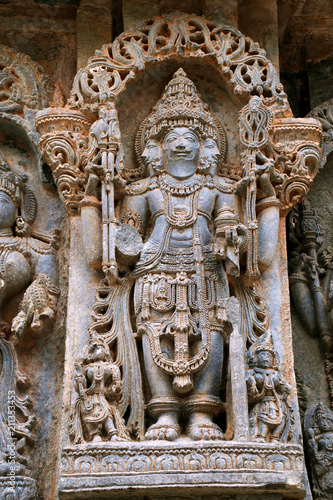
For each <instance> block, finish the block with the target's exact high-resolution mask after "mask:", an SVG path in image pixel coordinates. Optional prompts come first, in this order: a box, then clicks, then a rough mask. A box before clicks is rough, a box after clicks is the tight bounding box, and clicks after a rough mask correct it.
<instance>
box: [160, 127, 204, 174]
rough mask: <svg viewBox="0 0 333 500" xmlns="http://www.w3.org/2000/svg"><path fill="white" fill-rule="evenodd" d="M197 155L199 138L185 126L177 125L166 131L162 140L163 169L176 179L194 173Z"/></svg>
mask: <svg viewBox="0 0 333 500" xmlns="http://www.w3.org/2000/svg"><path fill="white" fill-rule="evenodd" d="M198 157H199V139H198V137H197V135H196V134H195V133H194V132H192V131H191V130H190V129H189V128H187V127H177V128H175V129H173V130H171V132H168V133H167V135H166V136H165V138H164V142H163V158H164V166H165V170H166V171H167V172H168V173H169V174H170V175H172V177H176V178H178V179H186V178H187V177H191V176H192V175H193V174H195V171H196V169H197V165H198Z"/></svg>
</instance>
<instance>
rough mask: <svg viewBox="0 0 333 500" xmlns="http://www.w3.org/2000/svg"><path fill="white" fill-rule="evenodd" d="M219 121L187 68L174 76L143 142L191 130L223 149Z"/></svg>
mask: <svg viewBox="0 0 333 500" xmlns="http://www.w3.org/2000/svg"><path fill="white" fill-rule="evenodd" d="M218 125H219V124H218V123H217V120H216V119H215V118H214V117H213V116H212V115H211V113H210V112H209V109H208V106H207V104H205V103H204V102H203V101H202V99H201V97H200V95H199V92H198V90H197V88H196V86H195V85H194V83H193V82H192V81H191V80H190V79H189V78H188V76H187V75H186V73H185V71H184V70H183V68H180V69H178V70H177V71H176V73H175V74H174V75H173V78H172V80H170V82H169V83H168V84H167V86H166V87H165V89H164V92H163V94H162V97H161V98H160V100H159V101H158V103H157V104H156V105H155V106H154V108H153V109H152V112H151V113H150V115H149V116H148V118H147V119H146V120H145V123H144V133H143V134H142V136H143V137H142V138H143V140H144V142H146V141H147V140H148V139H150V138H156V137H159V136H160V135H161V134H163V132H167V131H169V130H170V129H171V128H175V127H189V128H190V129H192V130H195V131H196V132H197V133H198V134H199V136H200V137H202V138H205V139H206V138H207V137H210V138H212V139H214V140H215V141H216V142H217V143H218V145H219V146H220V142H221V138H220V131H219V130H218Z"/></svg>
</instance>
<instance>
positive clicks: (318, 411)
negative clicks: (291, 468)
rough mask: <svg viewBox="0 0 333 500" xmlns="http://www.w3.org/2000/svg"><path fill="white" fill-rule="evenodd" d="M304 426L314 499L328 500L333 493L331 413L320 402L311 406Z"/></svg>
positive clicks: (332, 425)
mask: <svg viewBox="0 0 333 500" xmlns="http://www.w3.org/2000/svg"><path fill="white" fill-rule="evenodd" d="M304 428H305V429H304V430H305V438H306V444H307V447H308V451H309V456H310V464H311V471H312V480H313V492H314V496H315V499H316V500H329V499H330V498H332V495H333V413H332V412H331V411H330V410H329V409H328V408H327V407H326V406H324V405H323V404H322V403H318V404H316V405H314V406H312V407H311V408H309V409H308V410H307V412H306V414H305V419H304Z"/></svg>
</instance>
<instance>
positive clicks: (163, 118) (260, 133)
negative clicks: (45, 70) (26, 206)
mask: <svg viewBox="0 0 333 500" xmlns="http://www.w3.org/2000/svg"><path fill="white" fill-rule="evenodd" d="M199 34H200V36H199ZM195 40H200V43H197V42H196V41H195ZM231 40H233V42H231ZM236 46H237V50H236V49H235V47H236ZM147 47H148V48H147ZM147 51H148V52H147ZM207 55H209V58H208V57H206V56H207ZM195 57H198V58H199V59H198V60H201V59H202V60H205V61H206V62H207V64H210V62H212V61H213V62H212V64H213V66H214V68H215V69H216V70H217V71H218V72H219V74H220V75H221V79H224V78H225V80H223V81H224V84H226V82H228V83H227V84H228V85H229V86H230V89H231V90H232V92H234V94H235V96H239V99H240V101H239V102H238V101H237V106H238V108H237V112H236V114H235V115H233V118H232V120H233V121H232V120H230V121H232V124H231V123H230V128H231V129H232V130H233V134H234V135H233V137H234V138H236V139H235V140H236V141H237V148H235V150H236V151H237V154H235V157H234V160H233V164H232V165H227V164H226V149H227V142H228V140H227V134H226V131H225V129H224V127H223V126H222V125H221V123H220V121H219V119H218V118H217V116H216V114H214V113H213V112H212V110H211V109H210V108H209V106H208V105H207V104H206V103H205V99H203V97H202V96H201V95H200V93H199V91H198V89H197V87H196V85H195V84H194V82H193V81H192V80H191V79H190V78H189V77H188V76H187V74H186V72H185V70H184V69H183V67H182V66H183V63H184V66H185V63H187V62H188V61H189V60H190V59H192V60H193V59H194V58H195ZM164 58H165V60H167V61H168V64H169V62H170V64H171V66H172V65H173V66H172V67H173V68H174V69H173V70H170V71H169V70H168V71H169V77H168V82H167V83H166V85H165V83H163V87H164V89H163V88H162V86H161V94H160V95H161V97H160V98H159V99H158V98H157V99H156V101H157V102H156V101H155V102H154V104H153V106H152V108H151V109H150V110H149V111H148V112H147V113H146V115H145V118H144V119H143V121H142V123H141V125H140V124H139V125H138V130H137V134H136V139H135V153H136V162H135V164H133V165H130V162H131V161H130V160H129V159H128V158H127V155H129V156H130V155H131V154H132V151H131V146H130V145H129V144H130V143H129V139H128V137H127V135H126V134H127V131H126V127H124V128H123V129H122V127H121V126H120V124H121V122H119V119H118V109H119V116H120V108H121V105H122V104H121V103H120V101H118V97H119V95H121V94H122V93H123V92H125V90H126V86H127V83H128V82H130V81H131V80H133V81H134V80H135V78H137V75H139V74H141V73H140V72H143V71H144V69H145V67H147V68H148V67H150V66H149V65H150V64H152V67H153V66H154V64H155V65H157V64H159V63H160V62H161V61H163V59H164ZM209 61H210V62H209ZM231 61H232V62H231ZM171 66H170V67H171ZM189 67H191V65H190V64H189ZM259 68H265V70H264V69H259ZM245 74H246V75H247V76H246V78H245V77H244V75H245ZM223 75H224V76H223ZM243 77H244V78H243ZM148 80H149V79H148ZM131 85H132V87H131V89H132V90H131V92H134V90H133V89H135V84H134V83H133V82H132V83H131ZM226 99H227V98H226ZM237 99H238V97H237V98H236V97H235V100H237ZM241 99H242V101H241ZM240 102H242V104H240ZM123 109H124V108H123ZM232 109H236V105H235V107H234V108H232ZM219 117H221V114H220V115H219ZM237 121H238V125H237ZM36 123H37V128H38V130H39V132H40V134H41V141H40V149H41V151H42V153H43V157H44V159H45V161H47V162H48V163H49V164H50V165H51V168H52V171H53V174H54V178H55V180H56V183H57V187H58V191H59V194H60V197H61V198H62V200H63V202H64V204H65V207H66V209H67V211H68V214H69V216H70V223H71V230H72V244H73V248H74V246H75V245H77V244H78V242H79V245H80V252H79V253H78V254H76V258H77V259H78V258H81V256H82V255H83V257H84V262H83V261H82V260H81V261H80V262H81V269H82V268H83V267H84V276H85V278H83V277H82V280H81V283H82V286H85V285H84V284H83V283H84V279H86V280H87V283H89V286H90V287H91V288H92V287H93V286H95V296H94V298H90V299H89V301H90V302H89V301H88V299H86V303H87V304H88V303H89V304H90V306H91V309H90V310H89V312H86V311H84V313H83V312H82V307H81V313H82V314H84V318H80V317H79V316H78V314H77V315H76V320H75V321H76V323H75V321H74V320H73V325H72V324H71V322H70V321H68V323H67V327H68V332H67V335H68V339H69V340H68V345H69V346H70V352H69V354H68V358H67V367H68V373H67V374H66V377H67V378H66V384H67V386H70V387H71V389H72V390H71V391H67V393H66V399H65V410H64V421H65V422H68V424H69V427H68V429H69V432H68V435H66V437H65V440H64V444H63V452H62V469H61V478H60V483H59V490H60V491H61V492H64V494H65V495H66V494H69V492H73V491H79V490H80V488H81V487H82V488H85V486H84V485H85V484H87V479H86V477H87V476H88V475H89V474H100V475H101V477H102V476H103V485H102V482H98V481H99V479H98V480H97V479H96V481H97V482H96V484H97V485H98V486H96V488H100V487H103V488H106V489H107V490H108V491H113V490H114V491H115V490H116V489H117V488H119V491H120V489H121V488H123V487H125V485H126V487H128V484H129V482H130V484H131V485H133V486H134V487H136V486H138V484H139V483H140V485H141V484H145V485H146V479H145V480H144V479H143V478H144V477H147V476H145V474H146V473H147V472H151V473H153V475H155V474H163V473H164V472H163V471H166V470H168V471H170V473H171V471H172V473H178V472H180V471H186V472H188V473H191V474H192V473H193V478H194V481H196V482H197V483H198V484H199V483H200V481H201V478H202V474H205V472H207V471H209V473H212V471H214V472H217V471H218V469H219V473H220V472H221V470H222V469H223V471H224V474H222V476H223V477H222V476H219V477H217V475H216V476H214V477H216V481H218V482H221V484H222V483H223V481H225V480H226V478H227V477H228V478H230V477H231V476H228V473H231V470H233V471H235V470H236V471H237V472H236V473H235V474H236V475H235V478H234V477H233V479H232V480H231V479H228V480H230V481H232V482H233V481H236V482H237V481H241V482H242V481H244V479H243V478H241V477H240V475H239V476H237V474H238V471H239V474H242V473H243V471H244V470H246V471H248V470H250V466H249V465H248V464H249V463H250V462H251V463H252V461H253V463H255V465H254V466H251V467H253V468H254V469H255V471H256V472H258V471H263V470H265V471H268V470H270V471H274V473H272V472H270V473H271V474H273V476H274V474H275V472H276V474H277V475H278V474H279V472H278V470H280V471H281V470H283V474H285V475H286V476H287V475H288V478H289V474H290V478H291V477H292V479H290V481H291V483H292V484H293V486H292V487H291V489H292V488H293V492H294V493H295V494H298V492H299V491H300V488H301V486H300V484H301V481H302V480H303V479H300V477H302V478H303V471H304V465H303V458H302V451H301V448H300V446H299V444H297V441H298V438H299V436H300V429H299V428H298V419H297V418H295V419H294V414H295V413H296V416H297V412H298V409H297V404H296V403H295V385H296V384H295V381H294V379H293V378H292V377H291V376H290V372H288V367H287V366H286V360H285V359H284V360H282V361H283V363H284V365H283V363H281V366H283V369H282V368H280V363H278V360H279V356H278V354H279V355H281V353H283V350H284V348H288V347H287V344H288V342H289V341H290V336H289V332H288V331H287V330H288V329H286V331H284V330H283V327H282V324H284V325H285V324H287V323H288V321H284V320H282V319H281V318H282V317H283V318H284V319H286V316H283V314H286V315H287V314H288V311H287V307H286V308H285V309H286V312H284V311H283V306H282V299H281V289H279V291H278V296H279V300H278V301H276V302H277V303H276V304H274V303H273V302H272V300H271V298H272V296H271V295H272V294H271V291H272V288H273V287H274V286H275V285H274V283H273V282H274V280H275V281H276V283H280V281H279V280H280V279H282V278H281V277H280V275H279V273H280V274H281V275H283V272H284V267H283V263H284V257H283V251H282V250H281V248H283V236H281V234H283V233H282V230H281V228H282V227H283V226H279V224H280V217H283V216H284V215H286V213H287V212H288V211H289V209H290V207H291V206H293V205H294V204H295V203H296V202H297V201H300V200H302V199H303V197H304V195H305V194H306V192H307V190H308V189H309V187H310V185H311V182H312V180H313V178H314V176H315V174H316V171H317V167H318V163H319V142H320V137H321V129H320V126H319V124H318V122H316V121H315V120H311V119H306V120H304V121H302V122H301V121H299V120H297V119H294V118H292V117H291V112H290V109H289V106H288V103H287V100H286V96H285V94H284V92H283V89H282V86H281V85H280V83H279V82H278V77H277V75H276V72H275V70H274V68H273V67H272V65H271V64H270V63H269V62H268V61H267V59H266V57H265V54H264V52H263V51H262V50H261V49H259V47H258V46H257V45H256V44H254V43H253V42H252V41H249V40H248V39H245V37H243V35H241V34H240V33H239V32H237V31H236V30H233V29H229V28H223V27H219V26H215V25H213V24H209V23H207V22H206V21H204V20H202V19H201V18H198V17H197V16H186V15H180V14H174V15H171V16H170V17H167V18H163V19H162V18H158V19H156V20H151V21H149V22H147V23H143V24H142V26H139V27H138V28H137V29H136V30H131V31H130V32H128V33H125V34H123V35H121V36H120V37H119V38H117V39H116V41H115V42H114V44H112V46H108V47H106V46H105V47H103V49H102V50H101V51H99V52H98V53H97V54H96V56H95V57H94V58H92V59H91V60H90V61H89V63H88V67H87V68H84V69H82V70H80V71H79V73H78V75H77V77H76V79H75V82H74V86H73V91H72V94H71V98H70V100H69V102H68V105H67V107H66V108H61V109H52V108H51V109H48V110H44V111H42V112H40V113H39V114H38V117H37V121H36ZM228 125H229V124H228ZM132 157H133V155H132V156H130V158H132ZM133 162H134V159H133ZM281 238H282V241H281ZM73 255H74V253H72V254H71V258H72V261H71V265H72V267H73V269H76V268H75V259H74V258H73ZM279 266H280V267H279ZM78 271H79V269H78ZM72 272H73V273H74V271H72ZM272 277H273V278H272ZM71 279H72V283H71ZM78 280H79V278H78V277H77V274H75V279H74V274H72V278H70V283H69V287H70V289H71V287H73V286H74V285H73V284H74V282H75V286H76V287H77V283H78ZM93 283H94V284H95V285H92V284H93ZM74 295H75V294H74V292H73V289H72V294H70V300H71V301H72V302H71V305H72V307H73V308H75V304H76V302H75V296H74ZM81 297H83V296H81ZM90 297H92V294H91V295H90ZM90 311H91V312H90ZM77 325H80V328H78V326H77ZM82 346H84V347H85V349H87V355H86V356H85V358H82V355H81V352H82ZM286 372H288V377H287V376H285V373H286ZM223 413H225V415H221V414H223ZM66 415H70V418H68V417H67V416H66ZM241 429H242V430H241ZM197 441H201V444H200V450H199V447H198V446H197V443H196V442H197ZM277 442H278V443H279V446H278V447H277V446H276V443H277ZM296 462H297V464H298V465H296ZM279 467H280V469H279ZM197 470H200V478H199V475H196V472H195V471H197ZM226 471H228V473H227V472H226ZM114 473H117V478H118V481H119V482H118V483H117V486H115V485H114V482H113V479H112V477H113V474H114ZM132 473H135V474H136V475H135V478H134V475H133V474H132ZM260 473H261V472H260ZM277 475H276V476H274V477H276V478H277ZM139 476H140V478H139ZM286 476H284V478H283V479H282V478H280V479H279V480H281V481H282V482H283V484H286ZM296 476H297V478H296ZM154 477H155V476H154ZM125 478H126V479H125ZM257 480H258V481H259V476H258V477H257V476H256V479H255V481H257ZM288 480H289V479H288ZM134 481H135V482H134ZM140 481H145V482H144V483H141V482H140ZM149 481H151V482H150V483H149V484H153V482H154V478H152V479H149ZM200 484H201V483H200ZM223 484H224V483H223ZM230 484H231V483H230ZM230 484H228V486H226V488H229V487H230ZM145 487H146V486H145ZM88 490H89V488H88V489H87V490H85V491H87V493H84V494H87V495H88V494H89V491H90V490H89V491H88ZM80 491H81V490H80ZM96 491H97V490H96ZM103 491H104V490H103ZM117 491H118V490H117ZM80 494H81V493H80ZM87 498H88V497H87Z"/></svg>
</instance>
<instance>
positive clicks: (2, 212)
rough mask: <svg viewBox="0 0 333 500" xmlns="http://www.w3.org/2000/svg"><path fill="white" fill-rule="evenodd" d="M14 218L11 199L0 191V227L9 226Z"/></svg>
mask: <svg viewBox="0 0 333 500" xmlns="http://www.w3.org/2000/svg"><path fill="white" fill-rule="evenodd" d="M15 219H16V208H15V205H14V203H13V201H12V199H11V198H10V197H9V196H8V195H7V194H6V193H4V192H3V191H0V229H4V228H10V227H12V226H13V224H14V222H15Z"/></svg>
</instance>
